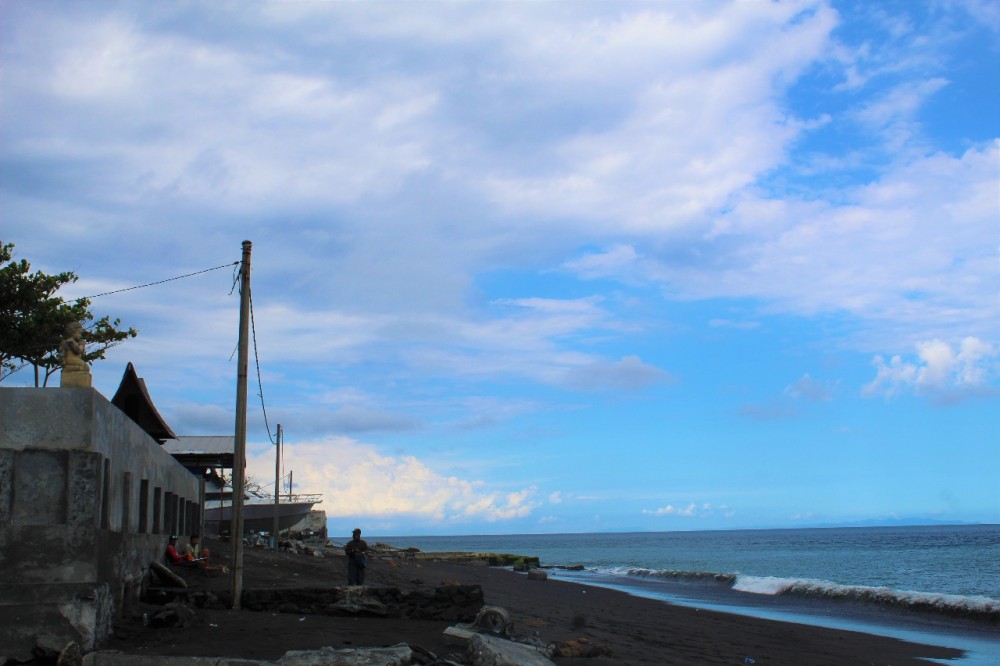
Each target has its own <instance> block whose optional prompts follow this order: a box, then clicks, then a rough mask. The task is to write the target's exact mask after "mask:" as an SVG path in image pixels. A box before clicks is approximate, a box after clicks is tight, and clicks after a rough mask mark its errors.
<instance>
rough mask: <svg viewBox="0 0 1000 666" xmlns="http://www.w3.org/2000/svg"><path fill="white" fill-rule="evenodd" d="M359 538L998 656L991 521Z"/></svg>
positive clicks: (989, 658) (986, 659)
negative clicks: (485, 556)
mask: <svg viewBox="0 0 1000 666" xmlns="http://www.w3.org/2000/svg"><path fill="white" fill-rule="evenodd" d="M369 541H370V542H374V541H381V542H385V543H388V544H391V545H393V546H397V547H400V548H406V547H416V548H419V549H420V550H422V551H475V552H496V553H515V554H519V555H531V556H537V557H538V558H539V559H540V560H541V563H542V566H543V567H550V568H549V573H550V576H551V577H554V578H560V579H564V580H572V581H574V582H578V583H582V584H587V585H600V586H604V587H612V588H616V589H620V590H623V591H626V592H629V593H631V594H636V595H641V596H647V597H652V598H657V599H662V600H664V601H666V602H669V603H677V604H684V605H689V606H695V607H699V608H708V609H714V610H721V611H725V612H734V613H742V614H746V615H752V616H755V617H765V618H770V619H778V620H786V621H793V622H800V623H807V624H815V625H818V626H827V627H834V628H838V629H851V630H856V631H863V632H866V633H872V634H879V635H886V636H893V637H897V638H903V639H905V640H911V641H915V642H923V643H931V644H935V645H944V646H947V647H956V648H960V649H964V650H966V651H967V655H966V657H965V658H963V659H962V660H961V661H960V662H959V663H961V664H962V666H973V665H975V666H978V665H979V664H1000V525H947V526H932V527H861V528H826V529H795V530H741V531H710V532H642V533H608V534H605V533H601V534H525V535H503V536H497V535H489V536H423V537H371V538H370V539H369ZM581 566H582V567H583V568H582V569H581V570H572V569H569V568H566V569H563V568H560V567H572V568H574V569H575V568H578V567H581ZM949 663H954V662H949Z"/></svg>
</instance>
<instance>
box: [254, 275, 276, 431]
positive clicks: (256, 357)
mask: <svg viewBox="0 0 1000 666" xmlns="http://www.w3.org/2000/svg"><path fill="white" fill-rule="evenodd" d="M249 296H250V331H251V333H252V337H253V360H254V363H255V364H256V365H257V390H258V391H259V393H258V394H257V395H258V396H260V410H261V411H262V412H264V428H265V429H266V430H267V438H268V439H269V440H271V444H274V443H275V442H274V438H273V437H271V425H270V424H269V423H268V422H267V407H265V406H264V385H263V383H262V382H261V379H260V356H259V355H258V354H257V325H256V323H255V322H254V319H253V289H251V290H250V294H249Z"/></svg>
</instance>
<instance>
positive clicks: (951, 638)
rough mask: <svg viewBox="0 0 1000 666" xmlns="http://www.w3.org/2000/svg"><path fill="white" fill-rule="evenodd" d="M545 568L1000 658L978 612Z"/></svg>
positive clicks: (587, 581) (737, 611) (645, 591)
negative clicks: (940, 610) (959, 612)
mask: <svg viewBox="0 0 1000 666" xmlns="http://www.w3.org/2000/svg"><path fill="white" fill-rule="evenodd" d="M543 568H545V569H549V570H550V572H551V573H554V577H555V578H556V579H557V580H565V581H567V582H571V583H575V584H579V585H587V586H593V587H602V588H607V589H610V590H617V591H620V592H622V593H624V594H630V595H633V596H636V597H640V598H647V599H651V600H654V601H657V602H660V603H664V604H668V605H675V606H681V607H685V608H692V609H695V608H697V609H702V610H711V611H715V612H719V613H728V614H733V615H740V616H744V617H748V618H754V619H761V620H770V621H774V622H783V623H790V624H801V625H805V626H813V627H817V628H823V629H831V630H839V631H850V632H856V633H863V634H870V635H873V636H882V637H886V638H894V639H898V640H903V641H908V642H911V643H920V644H928V645H935V646H938V647H943V648H953V649H957V650H963V651H965V652H966V654H965V656H964V657H963V658H962V660H961V663H962V664H963V666H965V665H968V666H992V665H993V664H997V663H1000V638H998V636H1000V634H998V633H997V632H998V628H997V626H996V624H994V623H990V622H988V621H983V620H982V619H981V618H979V617H963V616H959V615H951V614H948V613H936V612H928V611H922V610H913V609H905V608H892V607H886V606H882V605H878V604H869V603H864V602H858V601H855V600H847V599H835V598H834V599H830V598H819V597H810V596H785V595H752V594H749V593H747V592H743V591H737V590H733V589H731V588H726V589H722V588H717V587H716V588H713V584H712V583H709V582H698V583H664V582H663V581H650V580H642V579H640V580H632V579H631V578H626V577H622V578H624V580H616V578H618V576H615V575H613V574H601V573H596V572H591V571H585V572H577V571H572V570H571V571H560V570H559V569H561V567H551V568H550V567H543ZM553 569H554V570H555V571H554V572H552V570H553ZM551 573H550V575H551Z"/></svg>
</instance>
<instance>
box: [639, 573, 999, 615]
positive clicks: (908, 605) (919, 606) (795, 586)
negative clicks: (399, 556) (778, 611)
mask: <svg viewBox="0 0 1000 666" xmlns="http://www.w3.org/2000/svg"><path fill="white" fill-rule="evenodd" d="M622 573H626V574H627V575H630V576H638V577H643V578H659V579H663V580H669V581H675V582H705V583H711V582H715V583H719V584H722V585H727V586H729V587H731V588H732V589H733V590H736V591H738V592H746V593H750V594H765V595H772V596H774V595H790V596H800V597H812V598H820V599H827V600H831V601H851V602H858V603H865V604H873V605H877V606H882V607H888V608H898V609H900V610H907V611H916V612H922V613H934V614H939V615H947V616H949V617H959V618H965V619H969V620H975V621H978V622H986V623H989V624H1000V600H997V599H991V598H989V597H969V596H962V595H958V594H936V593H932V592H912V591H907V590H895V589H892V588H889V587H869V586H865V585H840V584H838V583H831V582H828V581H823V580H811V579H808V578H776V577H773V576H745V575H740V574H729V573H713V572H707V571H673V570H669V569H666V570H663V569H661V570H652V569H628V570H627V571H623V572H622Z"/></svg>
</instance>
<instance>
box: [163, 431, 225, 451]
mask: <svg viewBox="0 0 1000 666" xmlns="http://www.w3.org/2000/svg"><path fill="white" fill-rule="evenodd" d="M163 450H164V451H166V452H167V453H169V454H171V455H220V454H221V455H224V454H227V453H228V454H230V455H232V454H233V452H234V451H235V450H236V437H234V436H233V435H192V436H185V437H178V438H177V439H168V440H167V441H165V442H164V443H163Z"/></svg>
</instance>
